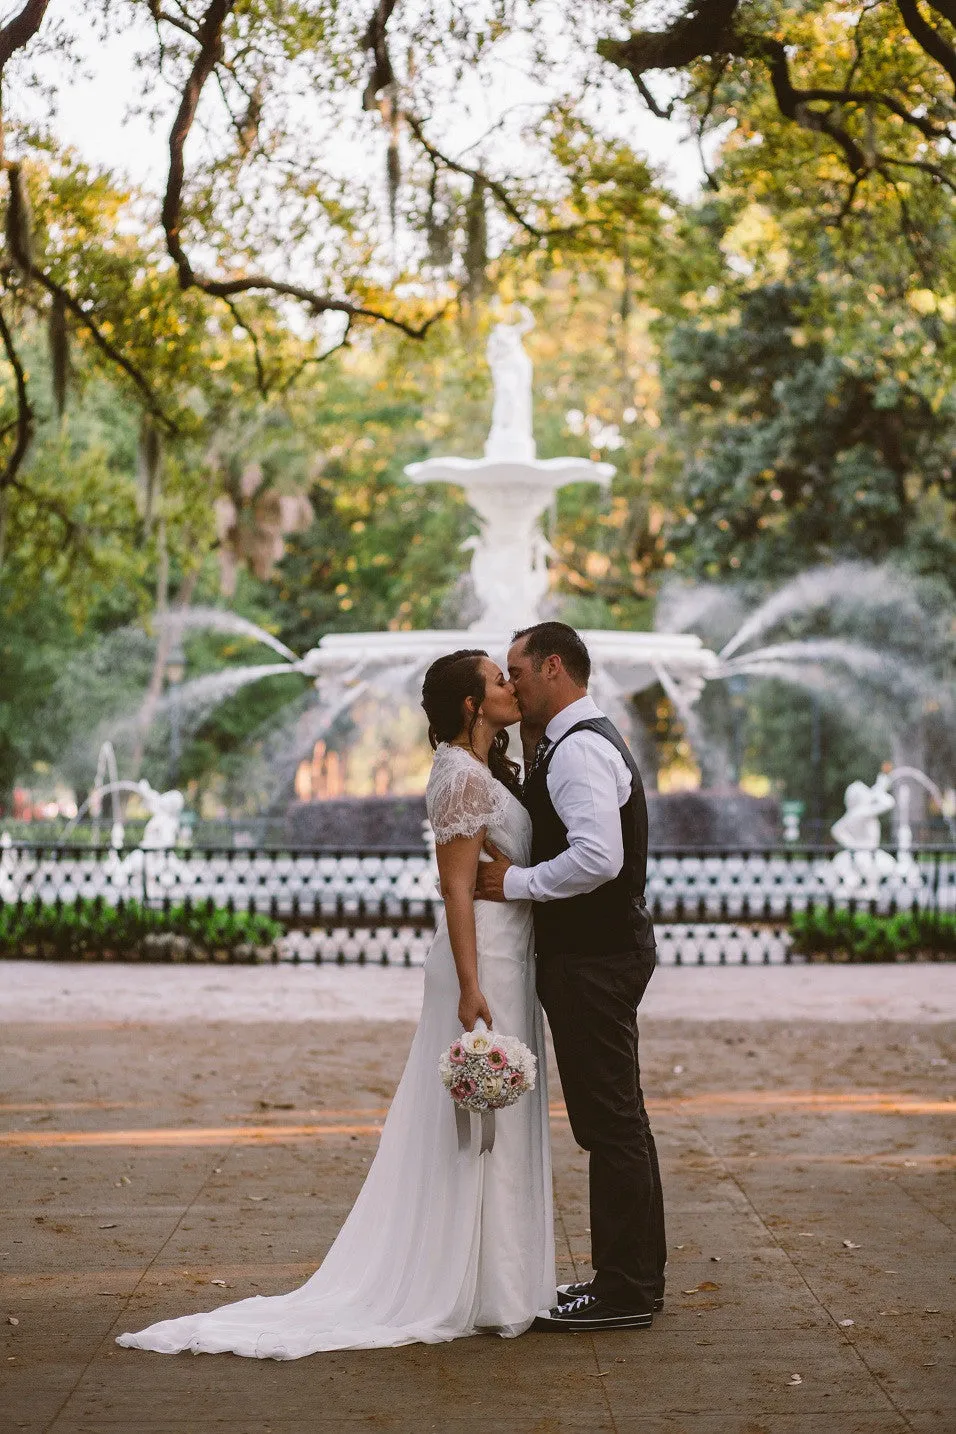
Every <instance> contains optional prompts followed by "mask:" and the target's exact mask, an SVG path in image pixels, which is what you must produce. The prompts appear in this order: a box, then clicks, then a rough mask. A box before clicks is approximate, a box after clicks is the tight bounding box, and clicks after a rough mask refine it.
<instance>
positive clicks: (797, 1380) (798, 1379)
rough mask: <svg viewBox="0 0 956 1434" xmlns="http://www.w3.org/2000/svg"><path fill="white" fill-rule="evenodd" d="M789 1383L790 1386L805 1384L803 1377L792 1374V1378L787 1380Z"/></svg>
mask: <svg viewBox="0 0 956 1434" xmlns="http://www.w3.org/2000/svg"><path fill="white" fill-rule="evenodd" d="M787 1383H788V1384H802V1383H803V1376H802V1375H800V1374H791V1376H790V1378H789V1379H788V1380H787Z"/></svg>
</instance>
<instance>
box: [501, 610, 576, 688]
mask: <svg viewBox="0 0 956 1434" xmlns="http://www.w3.org/2000/svg"><path fill="white" fill-rule="evenodd" d="M522 639H523V640H524V650H525V654H526V655H527V656H528V657H530V658H531V659H532V661H533V662H534V665H535V667H536V668H540V667H541V664H542V662H543V661H544V659H545V658H546V657H560V659H561V661H562V663H563V664H564V670H565V672H566V673H567V674H568V676H569V677H570V678H571V680H572V682H577V683H578V684H579V685H580V686H581V687H587V685H588V678H589V677H590V676H591V656H590V653H589V652H588V650H587V648H586V647H585V645H584V643H583V642H582V641H581V639H580V637H579V636H578V634H577V633H576V632H575V630H574V628H573V627H569V626H568V624H567V623H566V622H536V623H535V624H534V626H533V627H523V628H521V629H520V630H519V631H518V632H516V633H515V634H514V636H513V637H512V639H511V641H512V642H520V641H521V640H522Z"/></svg>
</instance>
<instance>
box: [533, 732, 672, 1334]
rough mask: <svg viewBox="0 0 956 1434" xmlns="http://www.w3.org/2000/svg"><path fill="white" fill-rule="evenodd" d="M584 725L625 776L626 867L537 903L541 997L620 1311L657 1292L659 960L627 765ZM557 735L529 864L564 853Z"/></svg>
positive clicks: (600, 1279) (610, 1289)
mask: <svg viewBox="0 0 956 1434" xmlns="http://www.w3.org/2000/svg"><path fill="white" fill-rule="evenodd" d="M582 728H587V729H590V730H592V731H596V732H598V733H599V734H600V735H601V736H602V737H604V738H606V739H607V740H608V741H610V742H612V744H613V745H614V746H615V747H617V748H618V750H619V751H620V752H621V755H622V756H623V757H624V760H625V762H626V763H627V765H628V767H629V769H630V770H631V774H632V791H631V798H630V800H629V801H628V802H627V803H626V804H625V806H623V807H622V808H621V812H620V817H621V828H622V836H623V838H624V866H623V868H622V870H621V873H620V875H619V876H618V877H617V878H615V879H614V880H613V881H610V882H607V883H605V884H604V885H603V886H599V887H598V888H597V889H596V890H594V891H591V892H588V893H587V894H586V895H584V896H577V897H570V898H568V899H567V900H558V901H549V902H541V903H536V904H535V944H536V948H537V985H538V995H539V997H540V999H541V1004H542V1006H543V1007H544V1009H545V1011H546V1012H547V1016H548V1021H549V1024H550V1026H551V1034H552V1036H553V1038H554V1050H555V1055H556V1056H557V1061H558V1070H559V1072H560V1075H561V1085H562V1088H563V1090H564V1098H565V1103H566V1105H567V1110H568V1119H569V1121H570V1123H571V1130H572V1132H573V1134H574V1138H575V1140H576V1141H577V1142H578V1144H579V1145H580V1146H581V1147H582V1149H584V1150H587V1151H588V1152H589V1154H590V1206H591V1256H592V1263H593V1265H594V1270H595V1276H594V1285H593V1289H594V1293H595V1294H597V1295H598V1296H599V1297H600V1298H601V1299H603V1300H606V1301H607V1302H608V1303H609V1304H611V1305H615V1306H617V1307H618V1308H621V1309H626V1310H633V1311H649V1310H651V1309H652V1308H653V1304H654V1299H655V1297H656V1296H657V1295H659V1294H662V1293H663V1289H664V1264H665V1261H666V1258H667V1246H666V1241H665V1233H664V1204H663V1197H662V1192H661V1177H660V1169H659V1166H658V1160H657V1149H656V1147H655V1144H654V1137H653V1135H652V1133H651V1128H650V1123H649V1121H648V1118H647V1112H646V1110H645V1108H644V1096H643V1092H642V1090H641V1074H640V1066H639V1061H638V1033H637V1020H636V1012H637V1007H638V1005H639V1003H640V1000H641V997H642V996H643V994H644V990H645V988H646V986H647V983H648V981H649V980H650V978H651V975H652V973H653V970H654V964H655V959H656V951H655V946H654V931H653V926H652V924H651V920H650V916H649V915H648V912H647V908H646V906H645V904H644V899H643V896H644V880H645V873H646V866H647V808H646V803H645V800H644V791H643V786H642V784H641V778H640V774H639V772H638V770H637V767H636V765H635V763H634V759H633V757H632V756H631V754H630V752H629V750H628V748H627V746H626V744H625V743H624V741H623V738H621V736H620V734H619V733H618V732H617V730H616V728H615V727H614V726H613V724H612V723H611V722H610V721H609V720H608V719H607V718H606V717H601V718H589V719H587V720H586V721H584V722H581V723H578V724H576V726H575V727H573V728H572V729H571V731H580V730H581V729H582ZM566 735H567V736H570V733H567V734H566ZM563 740H564V739H563V738H561V739H559V741H558V742H557V743H555V745H554V747H552V748H551V751H550V752H549V753H548V754H547V755H546V757H545V758H544V760H543V761H542V762H541V763H539V765H538V766H537V767H536V768H535V769H534V771H533V772H532V773H531V775H530V776H529V779H528V781H527V783H526V785H525V790H524V800H525V804H526V806H527V807H528V810H529V812H530V814H531V819H532V826H533V830H534V835H533V845H532V863H533V864H537V863H538V862H540V861H548V860H550V859H551V857H553V856H556V855H557V854H558V852H559V851H562V850H566V849H567V846H568V841H567V831H566V828H565V827H564V825H563V823H562V822H561V821H560V818H558V816H557V813H556V812H555V811H554V807H553V805H552V804H551V801H550V796H549V794H548V790H547V781H546V778H547V768H548V766H549V765H550V757H551V756H552V755H553V753H554V751H555V750H556V748H557V747H558V746H559V745H560V742H561V741H563Z"/></svg>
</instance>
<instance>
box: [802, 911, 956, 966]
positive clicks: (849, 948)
mask: <svg viewBox="0 0 956 1434" xmlns="http://www.w3.org/2000/svg"><path fill="white" fill-rule="evenodd" d="M790 935H791V936H792V938H793V948H792V949H793V952H794V954H795V955H800V956H807V957H808V958H809V959H810V960H811V961H813V960H823V961H861V962H864V961H869V962H875V961H898V960H907V959H909V960H915V959H917V958H920V959H923V960H935V961H951V960H953V959H956V916H953V915H948V914H946V913H944V912H939V911H899V912H896V913H895V915H892V916H880V915H874V914H873V913H871V912H868V911H842V910H832V911H831V910H830V909H829V908H828V907H826V906H809V907H807V909H806V911H797V912H795V913H794V914H793V916H792V917H791V918H790Z"/></svg>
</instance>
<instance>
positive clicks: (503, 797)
mask: <svg viewBox="0 0 956 1434" xmlns="http://www.w3.org/2000/svg"><path fill="white" fill-rule="evenodd" d="M426 804H427V809H428V816H429V820H430V821H431V824H432V827H433V829H434V831H435V835H436V838H437V840H438V841H448V840H450V839H451V838H452V837H454V836H471V835H474V834H475V832H477V831H478V830H479V828H480V827H482V826H487V828H488V835H489V836H490V838H491V840H492V841H493V842H494V843H495V845H496V846H498V847H500V848H501V850H502V851H504V852H506V853H507V855H508V856H509V857H511V859H512V860H513V861H515V862H518V863H520V864H521V865H527V863H528V860H529V857H530V850H531V820H530V818H529V816H528V814H527V812H526V811H525V809H524V807H523V806H522V805H521V803H520V802H519V801H518V800H517V798H515V797H514V796H512V795H511V793H510V792H509V791H508V790H507V789H506V788H505V787H504V786H502V785H501V783H500V782H497V781H496V780H495V779H494V778H493V777H492V776H491V774H490V772H489V771H488V769H487V768H486V767H485V766H484V765H483V764H482V763H481V762H479V761H478V760H477V759H476V758H474V757H472V756H470V755H469V753H467V752H465V751H464V750H463V749H461V748H459V747H452V746H449V745H448V744H446V743H442V744H441V745H440V746H439V748H438V750H437V752H436V754H435V760H434V763H433V766H432V772H431V776H430V778H429V782H428V789H427V792H426ZM475 923H476V927H477V935H478V976H479V981H480V984H481V989H482V991H483V993H484V995H485V997H486V999H487V1001H488V1004H489V1006H490V1008H491V1014H492V1018H493V1021H494V1025H495V1028H496V1029H498V1030H500V1031H501V1032H502V1034H504V1035H511V1036H518V1037H519V1038H520V1039H521V1040H522V1041H524V1042H525V1044H526V1045H528V1046H530V1048H531V1049H532V1050H533V1051H534V1053H535V1054H536V1055H537V1057H538V1080H537V1085H536V1087H535V1089H534V1090H533V1091H530V1092H528V1093H527V1094H526V1095H524V1096H522V1097H521V1099H520V1100H519V1101H518V1102H517V1104H516V1105H513V1106H510V1107H509V1108H507V1109H506V1110H500V1111H498V1112H497V1114H496V1136H495V1144H494V1148H493V1149H492V1150H491V1151H490V1152H489V1153H487V1154H485V1155H479V1153H478V1144H479V1125H480V1122H479V1120H478V1118H477V1117H472V1118H471V1119H472V1127H473V1129H472V1140H471V1148H470V1149H469V1150H465V1151H459V1148H458V1140H457V1132H456V1126H455V1113H454V1106H453V1104H452V1101H451V1099H450V1097H449V1095H448V1092H447V1091H446V1090H445V1088H444V1087H443V1085H442V1083H441V1080H440V1078H439V1074H438V1057H439V1055H440V1054H441V1052H442V1051H443V1050H447V1048H448V1046H449V1045H450V1044H451V1042H452V1041H453V1040H454V1039H455V1037H456V1036H458V1035H460V1034H461V1023H460V1021H459V1020H458V1016H457V1010H458V1000H459V987H458V978H457V975H456V973H455V962H454V958H453V956H452V950H451V945H450V942H449V939H448V930H447V926H446V923H445V917H444V914H442V916H441V919H440V921H439V924H438V929H437V931H436V933H435V939H434V941H433V943H432V946H431V949H430V951H429V953H428V957H427V960H426V962H425V994H424V1001H423V1005H422V1014H421V1019H420V1021H419V1024H418V1029H417V1031H416V1032H415V1038H414V1040H413V1042H412V1047H411V1051H410V1052H409V1056H408V1062H407V1064H406V1066H405V1070H404V1073H403V1075H402V1078H401V1081H400V1083H399V1086H398V1089H397V1091H396V1093H395V1098H394V1100H393V1101H392V1105H391V1108H390V1110H389V1112H388V1116H387V1118H386V1121H385V1125H384V1128H383V1130H382V1135H381V1141H380V1143H379V1148H378V1152H377V1154H376V1156H375V1159H374V1160H373V1162H372V1164H371V1166H370V1168H369V1172H368V1176H367V1178H366V1180H365V1184H364V1185H363V1187H362V1190H361V1191H360V1193H359V1196H358V1199H357V1200H356V1202H355V1204H354V1205H353V1207H352V1210H351V1212H350V1213H349V1215H348V1218H347V1219H346V1221H345V1224H344V1225H343V1226H342V1228H341V1230H340V1231H339V1234H338V1236H337V1238H336V1240H335V1242H334V1244H333V1245H332V1248H331V1249H330V1250H329V1252H328V1254H327V1255H326V1257H325V1259H324V1261H323V1262H322V1265H321V1267H320V1268H319V1269H318V1270H317V1271H316V1273H315V1274H314V1275H312V1277H311V1278H310V1279H309V1280H307V1281H306V1283H305V1284H304V1285H301V1286H300V1287H299V1288H298V1289H295V1290H292V1291H290V1292H289V1293H288V1294H282V1295H265V1296H264V1295H254V1296H253V1297H252V1298H250V1299H245V1300H239V1301H237V1302H236V1303H235V1304H228V1305H221V1306H220V1307H219V1308H218V1309H215V1310H210V1311H209V1312H208V1313H206V1314H194V1315H185V1316H183V1317H181V1318H179V1319H168V1320H162V1321H161V1322H160V1323H159V1324H154V1325H150V1326H149V1328H148V1329H144V1330H140V1331H139V1333H137V1334H122V1335H120V1336H119V1337H118V1339H117V1343H118V1344H122V1345H128V1346H132V1347H135V1348H137V1349H151V1350H157V1351H159V1352H160V1353H163V1354H175V1353H178V1352H179V1351H180V1350H186V1349H189V1350H192V1351H193V1353H195V1354H202V1353H205V1354H215V1353H222V1352H226V1351H231V1352H232V1353H234V1354H242V1355H249V1356H252V1357H257V1358H273V1359H298V1358H300V1357H301V1356H302V1355H306V1354H313V1353H315V1352H317V1351H319V1350H331V1349H350V1348H351V1349H372V1348H377V1347H383V1346H387V1345H399V1344H409V1343H411V1342H413V1341H416V1340H421V1341H424V1342H426V1343H437V1342H439V1341H441V1340H449V1339H457V1338H458V1337H459V1336H461V1335H469V1334H475V1333H477V1332H479V1331H483V1330H493V1331H495V1332H497V1333H498V1334H501V1335H505V1336H513V1335H518V1334H521V1333H522V1332H523V1331H524V1330H525V1329H527V1328H528V1326H529V1325H530V1323H531V1321H532V1319H533V1318H534V1315H535V1314H536V1313H537V1311H538V1310H540V1309H546V1308H548V1307H549V1306H550V1305H553V1304H554V1302H555V1269H554V1237H553V1225H552V1197H551V1155H550V1134H549V1127H548V1099H547V1079H546V1073H545V1050H544V1034H543V1021H542V1016H541V1009H540V1007H539V1005H538V1002H537V998H536V996H535V987H534V958H533V949H534V948H533V939H532V926H531V907H530V904H529V903H526V902H490V901H481V902H476V903H475ZM368 978H369V980H370V981H374V980H375V973H374V972H372V971H370V972H369V973H368Z"/></svg>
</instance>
